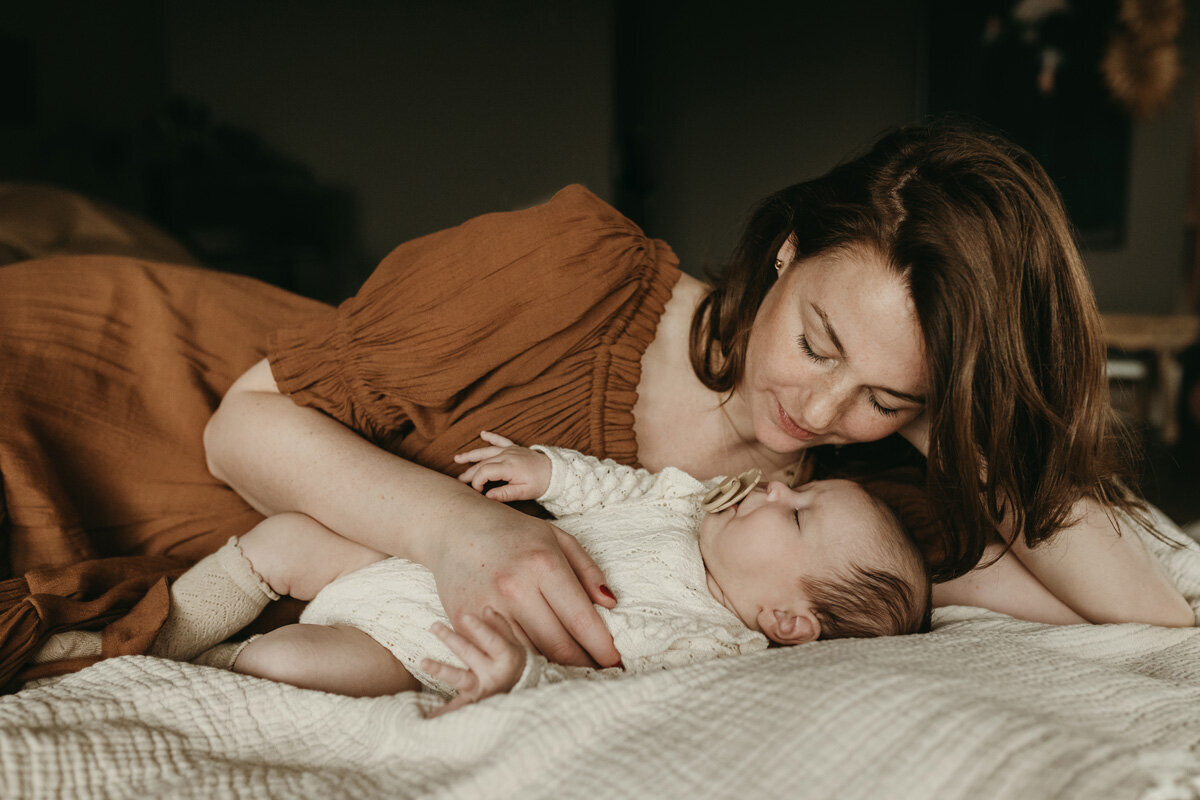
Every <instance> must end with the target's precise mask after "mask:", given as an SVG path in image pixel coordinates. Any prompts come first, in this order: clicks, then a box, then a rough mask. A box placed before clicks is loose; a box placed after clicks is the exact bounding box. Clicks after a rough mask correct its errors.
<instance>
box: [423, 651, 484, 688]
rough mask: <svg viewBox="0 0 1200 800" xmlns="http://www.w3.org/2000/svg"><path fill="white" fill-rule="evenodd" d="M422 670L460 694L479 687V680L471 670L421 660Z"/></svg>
mask: <svg viewBox="0 0 1200 800" xmlns="http://www.w3.org/2000/svg"><path fill="white" fill-rule="evenodd" d="M421 669H422V670H424V671H425V672H426V673H428V674H429V675H432V676H433V677H435V678H437V679H438V680H440V681H442V682H443V683H448V684H450V685H451V686H453V687H454V688H455V689H457V690H458V691H460V692H471V691H474V690H475V689H476V688H477V687H478V686H479V679H478V678H476V677H475V673H473V672H471V670H469V669H463V668H462V667H456V666H454V665H453V664H447V663H446V662H445V661H438V660H436V659H433V658H423V659H421Z"/></svg>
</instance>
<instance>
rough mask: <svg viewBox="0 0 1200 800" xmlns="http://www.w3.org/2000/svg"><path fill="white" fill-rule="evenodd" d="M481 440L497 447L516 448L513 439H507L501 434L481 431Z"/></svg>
mask: <svg viewBox="0 0 1200 800" xmlns="http://www.w3.org/2000/svg"><path fill="white" fill-rule="evenodd" d="M479 438H480V439H483V440H484V441H485V442H487V443H488V444H494V445H496V446H497V447H514V446H515V443H514V442H513V441H512V439H506V438H504V437H503V436H501V435H500V434H498V433H492V432H491V431H480V432H479Z"/></svg>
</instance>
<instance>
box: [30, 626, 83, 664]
mask: <svg viewBox="0 0 1200 800" xmlns="http://www.w3.org/2000/svg"><path fill="white" fill-rule="evenodd" d="M99 657H100V631H63V632H62V633H56V634H54V635H53V636H51V637H50V638H49V639H47V640H46V643H45V644H44V645H42V646H41V648H40V649H39V650H38V651H37V652H36V653H34V654H33V657H32V658H31V659H30V660H29V663H31V664H46V663H48V662H50V661H65V660H66V659H68V658H99Z"/></svg>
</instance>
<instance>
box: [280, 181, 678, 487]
mask: <svg viewBox="0 0 1200 800" xmlns="http://www.w3.org/2000/svg"><path fill="white" fill-rule="evenodd" d="M678 276H679V271H678V268H677V260H676V258H675V256H674V253H672V252H671V250H670V248H669V247H668V246H667V245H666V244H664V243H663V242H660V241H657V240H653V239H650V238H648V237H647V236H646V235H645V234H644V233H643V232H642V231H641V229H640V228H638V226H636V225H635V224H634V223H632V222H631V221H630V220H628V219H626V218H625V217H624V216H622V215H621V214H620V213H619V212H617V211H616V210H615V209H613V208H612V207H610V206H609V205H608V204H606V203H605V202H604V201H602V200H601V199H600V198H598V197H596V196H595V195H594V194H592V193H591V192H589V191H588V190H587V189H585V188H583V187H581V186H569V187H567V188H565V189H563V190H561V191H559V192H558V193H557V194H556V195H555V196H554V197H553V198H552V199H551V200H550V201H549V202H548V203H546V204H544V205H540V206H535V207H533V208H529V209H526V210H522V211H514V212H505V213H495V214H487V215H484V216H481V217H477V218H474V219H471V220H469V221H467V222H465V223H463V224H462V225H459V226H457V227H454V228H450V229H448V230H444V231H440V232H438V233H434V234H431V235H429V236H425V237H422V238H420V239H416V240H414V241H411V242H408V243H406V244H403V245H401V246H399V247H397V248H396V249H395V250H394V251H392V253H391V254H389V255H388V256H387V257H386V258H385V259H384V260H383V262H382V263H381V264H380V265H379V267H378V268H377V269H376V270H375V272H374V273H373V274H372V275H371V277H370V278H369V279H368V280H367V281H366V283H365V284H364V285H363V287H362V288H361V290H360V291H359V292H358V293H357V294H356V295H355V296H354V297H352V298H350V299H349V300H347V301H345V302H344V303H342V304H341V305H340V306H339V307H338V308H337V309H335V310H332V311H330V312H329V313H327V314H323V315H321V316H319V317H318V318H315V319H313V320H312V321H310V322H308V323H307V324H305V325H303V326H301V327H297V328H293V329H289V330H284V331H281V332H279V333H278V334H277V335H276V336H274V337H273V339H272V341H271V343H270V349H269V359H270V362H271V368H272V372H273V374H274V377H275V380H276V382H277V384H278V386H279V389H280V391H282V392H284V393H286V394H288V395H290V396H291V397H292V399H293V400H294V401H295V402H296V403H298V404H301V405H304V406H309V407H313V408H316V409H319V410H321V411H323V412H325V413H326V414H328V415H330V416H331V417H333V418H334V419H336V420H338V421H339V422H342V423H343V424H345V425H347V426H349V427H350V428H352V429H354V430H355V431H357V432H359V433H360V434H362V435H363V436H365V437H366V438H368V439H370V440H371V441H373V442H374V443H376V444H377V445H379V446H381V447H383V448H385V449H387V450H390V451H391V452H394V453H397V454H398V455H402V456H404V457H406V458H410V459H412V460H414V461H416V462H417V463H422V464H424V465H425V466H428V467H431V468H434V469H439V470H441V471H447V472H448V471H455V470H456V469H459V468H461V467H457V468H456V466H455V465H454V462H453V460H452V457H453V454H454V453H455V452H458V451H460V450H462V449H465V448H467V447H469V446H472V445H473V444H475V443H477V441H478V439H477V437H478V434H479V431H480V430H481V429H485V428H486V429H490V430H495V431H497V432H499V433H503V434H504V435H505V436H508V437H510V438H512V439H514V440H516V441H519V442H521V441H525V442H534V441H537V442H544V443H548V444H555V445H559V446H565V447H572V448H575V449H579V450H583V451H585V452H588V453H592V454H594V455H597V456H599V457H611V458H614V459H616V460H618V461H621V462H623V463H631V464H632V463H636V441H635V439H634V435H633V414H632V410H633V405H634V403H635V402H636V399H637V384H638V380H639V378H640V374H641V357H642V354H643V353H644V352H645V348H646V346H647V345H648V344H649V342H650V341H651V340H652V339H653V337H654V331H655V328H656V326H657V324H658V320H659V318H660V316H661V314H662V311H663V307H664V305H665V303H666V301H667V300H668V299H669V298H670V295H671V289H672V287H673V286H674V283H675V281H676V280H677V279H678Z"/></svg>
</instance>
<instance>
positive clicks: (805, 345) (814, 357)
mask: <svg viewBox="0 0 1200 800" xmlns="http://www.w3.org/2000/svg"><path fill="white" fill-rule="evenodd" d="M796 344H798V345H799V346H800V349H801V350H802V351H803V352H804V355H806V356H808V357H809V359H810V360H811V361H813V362H815V363H817V364H832V363H833V362H835V361H837V359H836V358H830V357H829V356H823V355H820V354H819V353H817V351H815V350H813V349H812V345H811V344H809V342H808V337H807V336H805V335H804V334H803V333H802V334H800V335H799V336H797V337H796Z"/></svg>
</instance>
